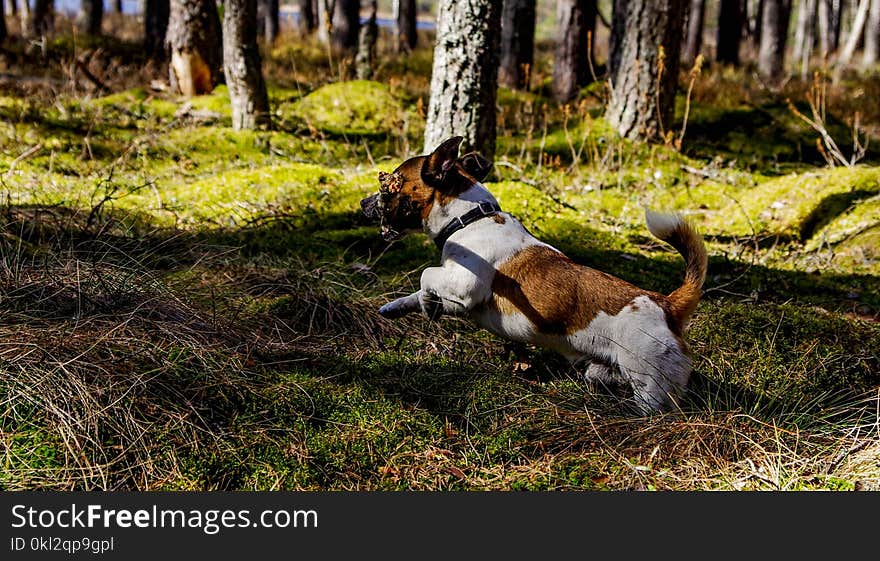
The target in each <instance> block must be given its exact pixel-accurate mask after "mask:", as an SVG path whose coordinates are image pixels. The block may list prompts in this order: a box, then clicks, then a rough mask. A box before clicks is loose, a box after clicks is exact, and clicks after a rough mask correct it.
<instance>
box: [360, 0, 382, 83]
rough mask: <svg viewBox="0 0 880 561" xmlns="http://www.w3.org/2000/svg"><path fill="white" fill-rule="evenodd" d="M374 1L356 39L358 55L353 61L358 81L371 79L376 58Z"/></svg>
mask: <svg viewBox="0 0 880 561" xmlns="http://www.w3.org/2000/svg"><path fill="white" fill-rule="evenodd" d="M377 10H378V7H377V5H376V0H372V1H371V2H370V17H369V19H367V23H366V25H364V26H362V27H361V36H360V38H359V39H358V53H357V56H356V57H355V59H354V64H355V72H356V73H357V78H358V80H369V79H371V78H372V77H373V65H374V63H375V58H376V41H377V40H378V39H379V26H378V25H376V11H377Z"/></svg>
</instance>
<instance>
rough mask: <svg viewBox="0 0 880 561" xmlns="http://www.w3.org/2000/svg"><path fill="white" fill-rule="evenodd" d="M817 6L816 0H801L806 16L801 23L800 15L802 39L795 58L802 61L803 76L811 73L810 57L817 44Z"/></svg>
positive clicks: (799, 22)
mask: <svg viewBox="0 0 880 561" xmlns="http://www.w3.org/2000/svg"><path fill="white" fill-rule="evenodd" d="M817 8H818V6H817V2H816V0H802V1H801V7H800V9H801V11H802V13H803V14H804V17H803V23H801V18H800V16H798V28H799V33H798V35H800V41H799V42H798V46H799V48H798V49H797V50H798V51H799V52H798V53H797V55H798V56H797V57H796V58H795V60H800V63H801V78H806V77H807V74H808V73H809V70H810V57H812V55H813V49H814V48H815V46H816V11H817ZM801 25H803V27H801Z"/></svg>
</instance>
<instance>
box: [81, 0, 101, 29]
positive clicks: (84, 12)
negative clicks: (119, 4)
mask: <svg viewBox="0 0 880 561" xmlns="http://www.w3.org/2000/svg"><path fill="white" fill-rule="evenodd" d="M76 19H77V27H78V28H79V30H80V31H81V32H82V33H85V34H86V35H92V36H94V37H97V36H98V35H100V34H101V20H102V19H104V0H81V1H80V10H79V15H77V18H76Z"/></svg>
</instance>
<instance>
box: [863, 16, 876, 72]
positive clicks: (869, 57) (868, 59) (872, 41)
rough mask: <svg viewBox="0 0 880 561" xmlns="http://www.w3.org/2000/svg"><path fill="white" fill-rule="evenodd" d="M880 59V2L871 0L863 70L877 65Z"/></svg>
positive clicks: (866, 28) (866, 29)
mask: <svg viewBox="0 0 880 561" xmlns="http://www.w3.org/2000/svg"><path fill="white" fill-rule="evenodd" d="M878 59H880V0H871V7H870V9H869V10H868V22H867V24H866V27H865V50H864V51H863V52H862V68H869V67H871V66H874V65H875V64H877V61H878Z"/></svg>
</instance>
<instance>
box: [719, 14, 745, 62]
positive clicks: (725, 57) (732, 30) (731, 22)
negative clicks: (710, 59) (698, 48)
mask: <svg viewBox="0 0 880 561" xmlns="http://www.w3.org/2000/svg"><path fill="white" fill-rule="evenodd" d="M744 20H745V11H744V10H743V3H742V0H721V3H720V5H719V7H718V37H717V44H716V49H715V60H717V61H718V62H720V63H722V64H732V65H733V66H739V44H740V41H741V40H742V28H743V23H744Z"/></svg>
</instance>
